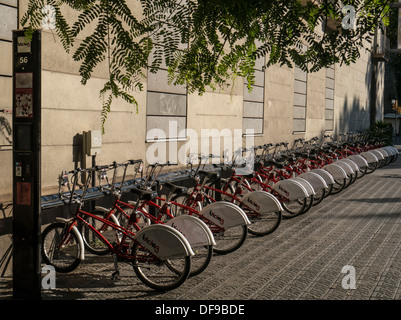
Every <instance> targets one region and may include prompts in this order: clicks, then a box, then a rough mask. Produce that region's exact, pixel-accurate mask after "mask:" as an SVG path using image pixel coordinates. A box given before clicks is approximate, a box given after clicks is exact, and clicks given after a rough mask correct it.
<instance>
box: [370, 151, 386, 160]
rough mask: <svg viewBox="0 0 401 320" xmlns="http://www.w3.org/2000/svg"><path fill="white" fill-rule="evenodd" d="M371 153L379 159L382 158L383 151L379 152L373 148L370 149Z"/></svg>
mask: <svg viewBox="0 0 401 320" xmlns="http://www.w3.org/2000/svg"><path fill="white" fill-rule="evenodd" d="M370 152H371V153H373V154H374V155H375V156H376V158H377V159H379V160H384V156H383V153H381V152H380V151H378V149H375V150H370Z"/></svg>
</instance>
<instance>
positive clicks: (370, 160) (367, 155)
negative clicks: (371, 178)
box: [360, 151, 379, 163]
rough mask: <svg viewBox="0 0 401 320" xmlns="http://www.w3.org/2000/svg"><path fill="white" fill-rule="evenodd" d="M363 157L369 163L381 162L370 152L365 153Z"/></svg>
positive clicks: (362, 154)
mask: <svg viewBox="0 0 401 320" xmlns="http://www.w3.org/2000/svg"><path fill="white" fill-rule="evenodd" d="M360 156H361V157H363V158H365V159H366V161H367V162H368V163H374V162H379V159H378V158H377V156H376V155H375V154H374V153H373V152H370V151H365V152H362V153H361V154H360Z"/></svg>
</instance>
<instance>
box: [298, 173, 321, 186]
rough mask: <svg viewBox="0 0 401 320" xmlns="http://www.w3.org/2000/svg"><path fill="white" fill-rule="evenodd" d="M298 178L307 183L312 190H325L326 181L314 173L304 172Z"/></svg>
mask: <svg viewBox="0 0 401 320" xmlns="http://www.w3.org/2000/svg"><path fill="white" fill-rule="evenodd" d="M299 177H300V178H302V179H305V180H306V181H308V182H309V183H310V184H311V185H312V187H313V189H314V190H322V189H326V188H327V183H326V181H325V180H324V179H323V178H322V177H321V176H320V175H318V174H317V173H315V172H305V173H302V174H300V175H299Z"/></svg>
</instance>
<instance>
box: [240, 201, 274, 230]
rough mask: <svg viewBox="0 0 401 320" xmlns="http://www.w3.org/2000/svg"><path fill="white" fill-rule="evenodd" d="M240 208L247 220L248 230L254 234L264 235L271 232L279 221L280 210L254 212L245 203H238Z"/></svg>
mask: <svg viewBox="0 0 401 320" xmlns="http://www.w3.org/2000/svg"><path fill="white" fill-rule="evenodd" d="M240 207H241V209H242V210H244V212H245V214H246V215H247V217H248V219H249V221H250V222H251V224H250V225H248V232H249V233H250V234H253V235H255V236H259V237H261V236H266V235H268V234H270V233H273V232H274V231H275V230H276V229H277V228H278V226H279V225H280V222H281V212H280V211H277V212H263V211H262V210H263V209H262V210H261V211H262V212H256V211H254V210H251V209H250V208H248V207H247V206H245V205H242V204H241V205H240Z"/></svg>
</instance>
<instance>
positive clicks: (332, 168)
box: [323, 163, 347, 179]
mask: <svg viewBox="0 0 401 320" xmlns="http://www.w3.org/2000/svg"><path fill="white" fill-rule="evenodd" d="M323 169H324V170H327V171H328V172H329V173H330V174H331V175H332V176H333V178H334V179H346V178H347V173H346V172H345V170H344V169H343V168H341V167H340V166H339V165H337V164H334V163H331V164H328V165H325V166H324V167H323Z"/></svg>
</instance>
